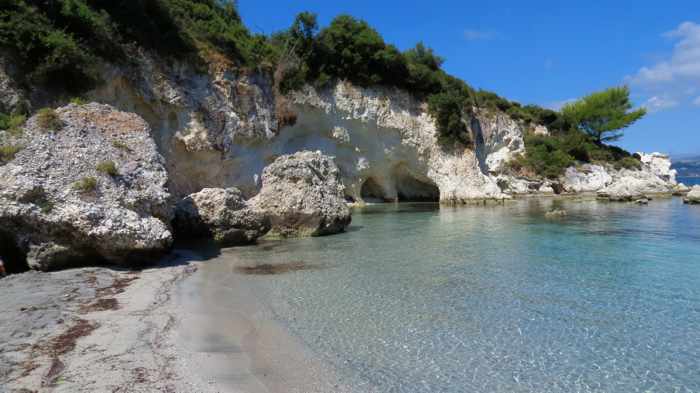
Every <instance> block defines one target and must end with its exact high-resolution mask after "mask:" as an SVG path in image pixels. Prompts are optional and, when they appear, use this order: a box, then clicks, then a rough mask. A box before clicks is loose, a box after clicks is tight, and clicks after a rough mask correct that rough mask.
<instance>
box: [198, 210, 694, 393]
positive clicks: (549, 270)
mask: <svg viewBox="0 0 700 393" xmlns="http://www.w3.org/2000/svg"><path fill="white" fill-rule="evenodd" d="M553 206H554V207H559V208H565V209H566V210H567V211H568V213H569V215H568V216H567V217H565V218H563V219H559V220H547V219H545V218H544V212H545V211H547V210H549V209H551V208H552V207H553ZM256 263H257V264H260V263H269V264H279V263H292V265H293V266H300V265H301V264H306V265H307V266H308V265H310V266H311V267H313V268H312V269H309V270H296V271H288V272H285V273H283V274H271V275H245V274H241V271H240V270H239V269H236V268H235V267H234V266H240V265H253V264H256ZM201 269H203V270H204V274H205V276H204V277H206V274H207V270H209V271H210V272H209V273H210V275H211V276H216V280H211V281H209V282H207V281H206V280H205V282H202V284H201V285H202V286H207V290H208V291H212V290H213V288H211V286H217V285H218V286H221V285H227V284H226V283H229V285H232V284H231V282H235V281H238V282H242V283H245V284H246V285H250V286H251V287H252V288H255V292H256V297H257V298H258V299H260V301H261V302H264V303H265V304H266V305H267V307H269V310H271V311H270V314H271V315H270V318H273V319H274V320H276V321H278V322H280V323H281V324H282V325H283V326H284V327H286V329H287V330H288V331H289V332H291V334H292V335H293V336H296V337H298V338H299V339H300V340H301V342H303V343H304V345H305V346H306V347H307V348H308V349H309V350H310V351H311V352H312V353H313V354H314V355H315V356H317V357H319V358H320V359H322V360H323V361H324V362H327V363H329V364H331V365H332V366H333V367H334V368H335V369H336V370H337V371H338V373H339V374H340V375H341V376H342V378H343V383H346V384H350V385H352V386H355V387H356V388H357V390H358V391H370V390H371V391H381V392H465V391H468V392H698V391H700V208H697V207H694V206H686V205H683V204H682V203H681V202H680V199H678V198H674V199H668V200H658V201H652V202H651V203H650V205H648V206H642V207H640V206H636V205H628V204H608V203H599V202H595V201H590V202H575V201H566V202H564V201H551V200H530V201H520V202H517V203H514V204H510V205H506V206H495V207H463V208H444V207H443V208H441V209H438V208H437V207H436V206H433V205H398V206H396V205H383V206H371V207H368V208H365V209H362V210H356V211H355V212H354V215H353V225H352V228H351V230H350V231H349V232H348V233H346V234H342V235H337V236H330V237H323V238H314V239H304V240H292V241H267V242H264V243H263V244H262V245H261V246H257V247H245V248H236V249H231V250H226V251H225V252H224V253H223V254H222V255H221V256H220V257H218V258H217V259H214V260H212V261H210V262H209V263H207V264H205V265H203V267H202V268H201ZM226 275H230V277H231V278H234V280H227V279H226V277H225V276H226ZM208 301H209V302H212V301H213V302H222V303H226V302H230V300H227V298H226V297H223V296H222V297H220V298H216V299H208ZM210 306H211V305H210Z"/></svg>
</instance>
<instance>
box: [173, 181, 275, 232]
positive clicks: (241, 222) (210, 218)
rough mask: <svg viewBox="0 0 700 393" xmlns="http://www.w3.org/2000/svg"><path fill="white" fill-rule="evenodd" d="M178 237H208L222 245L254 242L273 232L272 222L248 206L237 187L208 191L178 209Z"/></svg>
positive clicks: (204, 190)
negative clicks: (271, 229)
mask: <svg viewBox="0 0 700 393" xmlns="http://www.w3.org/2000/svg"><path fill="white" fill-rule="evenodd" d="M173 223H174V227H175V231H176V233H177V234H178V236H193V237H209V238H212V239H214V240H215V241H217V242H218V243H220V244H221V245H223V246H234V245H240V244H249V243H253V242H255V240H256V239H257V238H259V237H260V236H263V235H265V234H266V233H267V232H268V231H269V230H270V220H269V219H268V218H267V217H265V216H264V215H263V214H262V213H260V212H257V211H254V210H253V209H251V208H250V207H249V206H248V203H247V202H246V201H245V199H244V198H243V195H242V194H241V191H240V190H238V189H237V188H227V189H222V188H205V189H203V190H202V191H200V192H198V193H195V194H192V195H190V196H188V197H186V198H185V199H183V200H182V201H181V202H180V203H178V205H177V208H176V210H175V220H174V221H173Z"/></svg>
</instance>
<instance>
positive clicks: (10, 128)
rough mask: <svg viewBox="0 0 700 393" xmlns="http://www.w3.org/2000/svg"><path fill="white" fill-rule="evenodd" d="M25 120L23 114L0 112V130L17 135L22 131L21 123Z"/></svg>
mask: <svg viewBox="0 0 700 393" xmlns="http://www.w3.org/2000/svg"><path fill="white" fill-rule="evenodd" d="M26 121H27V117H26V116H24V115H20V114H16V115H7V114H4V113H0V130H5V131H7V132H9V133H10V134H11V135H14V136H18V135H19V134H21V133H22V128H21V127H22V125H24V123H25V122H26Z"/></svg>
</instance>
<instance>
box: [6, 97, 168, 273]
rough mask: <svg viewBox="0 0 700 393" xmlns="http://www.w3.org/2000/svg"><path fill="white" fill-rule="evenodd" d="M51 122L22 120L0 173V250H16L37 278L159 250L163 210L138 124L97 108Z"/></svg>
mask: <svg viewBox="0 0 700 393" xmlns="http://www.w3.org/2000/svg"><path fill="white" fill-rule="evenodd" d="M55 114H56V116H55V120H56V121H55V122H53V123H52V124H49V125H47V124H45V122H42V121H41V120H40V119H39V116H35V117H33V118H31V119H30V120H29V121H28V122H27V124H26V126H25V127H24V129H23V135H22V136H21V137H20V138H19V143H20V144H21V145H22V146H23V148H22V150H20V151H19V152H18V153H17V155H16V156H15V158H14V159H13V160H12V161H10V162H9V163H7V164H6V165H3V166H0V232H2V233H1V234H2V235H3V236H0V238H3V239H6V242H8V243H12V244H6V245H3V246H2V247H0V250H2V249H8V248H12V247H16V248H18V249H19V250H21V251H22V252H23V253H24V254H25V255H26V262H27V264H28V265H29V267H31V268H33V269H38V270H53V269H58V268H63V267H69V266H75V265H84V264H95V263H100V262H108V263H115V264H131V263H138V262H143V261H146V260H150V259H151V258H153V257H154V256H158V255H159V254H160V253H162V252H164V251H166V250H167V249H168V248H169V247H170V245H171V243H172V234H171V232H170V230H169V226H168V224H167V223H169V222H170V219H171V216H172V204H171V198H170V194H169V193H168V191H167V189H166V182H167V173H166V171H165V167H164V165H163V159H162V157H161V156H160V154H158V152H157V151H156V146H155V143H154V142H153V140H152V139H151V136H150V129H149V126H148V125H147V124H146V122H145V121H144V120H143V119H142V118H140V117H139V116H137V115H134V114H130V113H125V112H120V111H118V110H116V109H114V108H112V107H110V106H107V105H99V104H88V105H82V106H79V105H68V106H66V107H63V108H60V109H58V110H56V113H55ZM8 263H9V261H8ZM13 263H15V264H16V263H18V262H17V261H13Z"/></svg>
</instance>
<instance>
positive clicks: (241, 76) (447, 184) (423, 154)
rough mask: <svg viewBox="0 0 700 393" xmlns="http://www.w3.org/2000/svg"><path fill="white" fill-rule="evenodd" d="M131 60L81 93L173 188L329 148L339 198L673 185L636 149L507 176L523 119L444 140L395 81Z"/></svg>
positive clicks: (489, 115) (478, 126)
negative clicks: (296, 79) (117, 122)
mask: <svg viewBox="0 0 700 393" xmlns="http://www.w3.org/2000/svg"><path fill="white" fill-rule="evenodd" d="M132 59H133V65H132V66H119V67H117V66H112V65H105V67H104V72H103V73H104V80H106V81H107V83H106V84H104V85H103V86H101V87H99V88H98V89H97V90H95V91H93V92H91V93H90V94H89V95H88V98H90V99H94V100H96V101H100V102H105V103H109V104H111V105H114V106H116V107H118V108H120V109H121V110H124V111H129V112H135V113H137V114H139V115H140V116H142V117H143V118H144V119H145V120H146V121H147V122H148V123H149V124H150V125H151V128H152V130H151V133H152V135H153V138H154V140H155V142H156V144H157V146H158V150H159V152H160V153H161V154H162V155H163V157H164V158H165V164H166V168H167V170H168V174H169V189H170V192H172V193H173V194H174V195H175V196H177V197H184V196H186V195H189V194H192V193H196V192H199V191H200V190H202V189H204V188H228V187H236V188H238V189H240V190H241V192H242V193H243V196H245V197H246V198H251V197H253V196H255V195H256V194H257V193H258V192H259V191H260V188H261V176H262V173H263V169H264V168H265V167H266V166H267V165H269V164H270V163H272V162H274V160H275V159H277V158H278V157H280V156H283V155H287V154H293V153H295V152H298V151H303V150H310V151H321V152H322V153H324V154H327V155H330V156H333V157H334V159H335V162H336V164H337V165H338V167H339V169H340V179H341V182H342V184H343V185H344V189H345V191H344V192H345V197H346V199H347V200H349V201H355V202H363V201H378V200H381V201H395V200H404V201H406V200H427V201H438V200H439V201H441V202H444V203H468V202H470V201H475V200H476V201H482V200H488V199H495V200H499V199H503V198H509V197H510V196H512V195H523V194H552V193H581V192H589V193H596V192H598V191H601V190H604V189H608V190H610V187H611V186H614V185H615V184H623V183H624V184H626V185H625V186H624V187H623V188H625V187H627V188H629V187H632V188H634V189H640V190H644V192H651V191H654V192H665V191H667V190H668V189H670V188H671V187H672V185H673V184H674V183H675V179H674V176H672V175H670V173H671V170H670V169H669V168H668V164H669V162H668V160H667V159H666V158H664V157H662V156H660V155H650V156H643V157H642V161H643V166H642V170H641V171H627V170H621V171H620V170H615V169H614V168H609V167H604V166H600V165H583V166H582V167H580V168H569V169H568V170H567V172H566V174H565V175H564V176H562V178H560V179H556V180H542V179H529V178H518V177H514V176H510V175H507V174H503V167H504V166H503V164H504V163H505V162H507V161H508V160H510V159H511V158H512V157H513V156H515V155H517V154H520V153H522V152H524V149H525V146H524V142H523V134H524V126H523V125H522V124H519V123H518V122H515V121H513V120H512V119H511V118H510V117H509V116H507V115H505V114H503V113H493V112H488V111H482V110H476V109H475V110H473V111H472V115H471V116H470V117H468V118H466V119H465V121H466V122H467V125H468V129H469V131H470V133H471V134H472V137H473V140H474V141H475V143H474V146H473V147H471V148H464V147H456V146H445V145H442V144H441V143H440V142H439V141H438V138H437V135H436V129H435V124H434V122H433V120H432V118H431V117H430V116H429V114H428V113H427V108H426V105H425V103H424V102H421V101H419V100H416V99H415V98H414V97H412V96H411V95H410V94H408V93H407V92H404V91H401V90H398V89H390V88H381V87H377V88H360V87H356V86H352V85H350V84H348V83H345V82H337V83H335V84H332V85H331V86H329V87H327V88H324V89H315V88H311V87H307V88H305V89H303V90H302V91H299V92H295V93H292V94H290V95H288V96H285V97H281V96H279V95H277V94H275V89H274V88H273V83H272V82H271V81H270V80H269V79H268V78H266V77H263V76H259V75H257V74H250V73H247V74H245V73H237V72H235V71H232V70H234V69H235V68H234V67H232V66H231V65H230V64H227V63H226V62H225V61H223V60H222V61H220V62H219V63H217V62H215V61H212V62H211V63H210V65H209V69H208V70H197V69H195V68H193V67H192V66H190V65H187V64H185V63H182V64H179V63H168V64H166V63H164V62H162V61H159V60H158V59H157V58H155V57H152V56H151V55H150V54H149V53H147V52H144V51H140V50H134V51H133V53H132ZM0 76H1V75H0ZM0 79H1V78H0ZM6 79H7V78H6ZM8 83H9V82H8ZM9 85H10V84H8V86H9ZM13 91H14V90H13ZM535 132H536V133H539V134H546V133H547V130H546V129H544V128H543V127H536V129H535ZM628 186H629V187H628ZM621 187H622V186H621Z"/></svg>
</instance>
